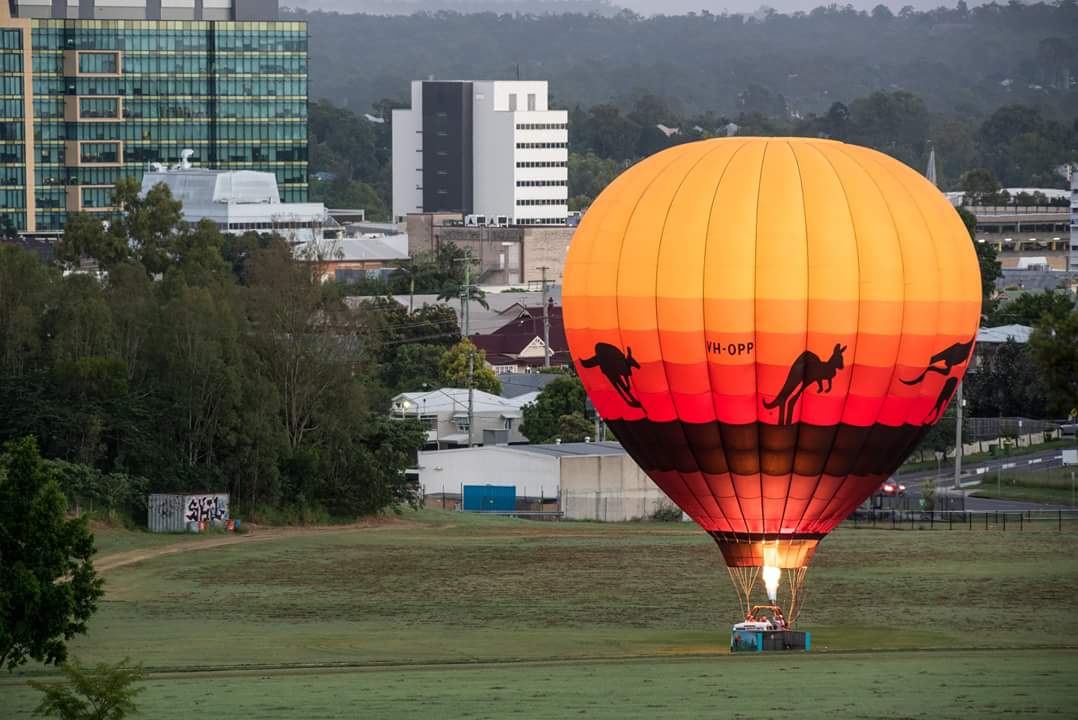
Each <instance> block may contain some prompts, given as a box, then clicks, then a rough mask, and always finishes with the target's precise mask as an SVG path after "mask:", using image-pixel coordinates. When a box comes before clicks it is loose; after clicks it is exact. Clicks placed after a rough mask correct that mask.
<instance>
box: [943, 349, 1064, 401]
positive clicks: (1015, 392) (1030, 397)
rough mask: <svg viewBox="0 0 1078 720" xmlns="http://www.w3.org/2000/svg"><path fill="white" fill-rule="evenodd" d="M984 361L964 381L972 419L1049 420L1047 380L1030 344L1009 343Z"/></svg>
mask: <svg viewBox="0 0 1078 720" xmlns="http://www.w3.org/2000/svg"><path fill="white" fill-rule="evenodd" d="M982 357H983V362H982V363H981V364H980V365H979V366H978V367H977V368H976V370H975V371H974V372H969V373H967V374H966V378H965V380H964V381H963V383H964V396H965V398H966V400H967V401H968V402H969V413H970V415H972V416H979V417H1000V416H1002V417H1045V415H1046V406H1047V400H1046V394H1047V393H1046V389H1045V386H1044V379H1043V377H1042V376H1041V372H1040V371H1039V369H1038V368H1037V366H1036V363H1035V361H1034V358H1033V352H1032V349H1031V348H1030V346H1029V345H1028V344H1024V343H1022V344H1020V343H1016V342H1015V341H1014V340H1008V341H1007V342H1005V343H1003V344H1001V345H999V346H998V347H997V348H995V352H991V351H988V352H985V353H983V355H982Z"/></svg>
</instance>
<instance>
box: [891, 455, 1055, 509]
mask: <svg viewBox="0 0 1078 720" xmlns="http://www.w3.org/2000/svg"><path fill="white" fill-rule="evenodd" d="M1062 465H1063V451H1062V450H1061V449H1060V448H1053V449H1051V450H1040V451H1034V452H1031V453H1026V454H1024V455H1010V456H1006V457H998V458H992V459H991V460H981V461H977V462H971V463H969V464H966V463H963V464H962V487H964V488H967V487H970V486H973V485H976V484H978V483H979V482H980V481H981V480H982V479H985V478H990V477H992V475H994V474H995V473H996V472H1007V471H1010V470H1042V469H1047V468H1053V467H1061V466H1062ZM935 478H939V482H938V483H937V485H938V487H939V488H940V489H943V490H945V491H948V489H949V488H950V486H951V484H952V483H953V482H954V460H953V459H951V460H948V461H946V462H945V463H943V464H942V466H941V474H940V475H937V474H936V471H935V470H932V469H930V470H917V471H914V472H909V473H900V474H898V475H896V479H897V480H898V481H899V482H901V483H902V484H904V485H905V486H906V487H907V491H906V492H907V495H909V496H910V498H912V499H913V501H914V502H916V499H917V498H920V496H921V484H922V483H924V481H925V480H932V479H935ZM965 507H966V509H967V510H973V511H975V512H980V511H987V512H992V511H995V510H998V511H1000V512H1004V511H1007V512H1017V511H1021V510H1058V509H1063V510H1067V509H1070V508H1069V507H1068V506H1066V505H1052V504H1042V503H1034V502H1023V501H1020V500H991V499H989V498H977V497H972V496H970V495H969V493H968V491H967V493H966V505H965Z"/></svg>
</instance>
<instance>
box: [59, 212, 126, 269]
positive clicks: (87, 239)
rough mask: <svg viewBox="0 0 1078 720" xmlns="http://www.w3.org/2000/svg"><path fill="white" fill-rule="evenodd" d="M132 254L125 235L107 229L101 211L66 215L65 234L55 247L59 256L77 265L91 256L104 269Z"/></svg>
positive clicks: (110, 267) (70, 263)
mask: <svg viewBox="0 0 1078 720" xmlns="http://www.w3.org/2000/svg"><path fill="white" fill-rule="evenodd" d="M130 255H131V251H130V248H128V246H127V243H126V242H124V237H123V236H122V235H120V234H119V233H110V232H108V231H107V230H106V229H105V224H104V223H102V222H101V218H100V217H99V216H98V215H95V214H92V213H85V212H76V213H71V214H70V215H68V216H67V223H65V225H64V234H63V235H62V236H61V238H60V242H58V243H57V244H56V249H55V257H56V259H57V260H59V261H60V262H62V263H66V264H68V265H72V266H76V267H77V266H78V264H79V261H80V260H82V258H92V259H94V260H96V261H97V264H98V265H99V266H100V267H101V269H102V270H111V269H112V268H114V267H116V266H117V265H119V264H120V263H122V262H124V261H126V260H127V259H128V258H129V257H130Z"/></svg>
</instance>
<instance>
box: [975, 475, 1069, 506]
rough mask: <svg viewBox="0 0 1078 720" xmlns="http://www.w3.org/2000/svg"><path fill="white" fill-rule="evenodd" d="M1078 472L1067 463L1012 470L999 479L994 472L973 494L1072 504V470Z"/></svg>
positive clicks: (985, 496) (1005, 498) (976, 495)
mask: <svg viewBox="0 0 1078 720" xmlns="http://www.w3.org/2000/svg"><path fill="white" fill-rule="evenodd" d="M1076 472H1078V470H1076V469H1074V468H1066V467H1063V468H1051V469H1049V470H1027V471H1022V472H1017V473H1016V472H1009V473H1003V474H1001V475H1000V477H999V480H998V483H997V479H996V477H995V476H989V477H985V478H984V480H982V481H981V484H980V485H979V486H978V487H977V489H976V490H974V491H973V495H974V496H975V497H983V498H1001V499H1004V500H1024V501H1026V502H1040V503H1056V504H1060V505H1072V504H1073V498H1074V497H1075V496H1074V494H1073V493H1074V491H1073V489H1072V487H1071V483H1072V480H1071V474H1072V473H1076Z"/></svg>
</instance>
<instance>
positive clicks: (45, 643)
mask: <svg viewBox="0 0 1078 720" xmlns="http://www.w3.org/2000/svg"><path fill="white" fill-rule="evenodd" d="M4 448H5V452H4V454H3V455H0V668H2V667H7V668H9V669H10V668H15V667H18V666H19V665H21V664H23V663H25V662H26V661H27V660H30V659H32V660H37V661H39V662H44V663H62V662H63V661H64V660H65V659H66V657H67V646H66V643H67V641H68V640H70V639H71V638H72V637H74V636H75V635H77V634H79V633H84V632H86V622H87V620H89V618H90V616H91V615H92V614H93V612H94V611H95V610H96V609H97V601H98V599H99V598H100V597H101V594H102V590H101V580H100V579H99V578H98V577H97V574H96V572H95V571H94V566H93V562H92V560H91V556H92V555H93V553H94V539H93V535H92V534H91V533H90V531H89V529H88V528H87V526H86V519H85V517H81V518H75V519H71V520H69V519H67V518H66V517H65V512H66V510H67V501H66V500H65V499H64V496H63V494H62V493H61V492H60V487H59V485H58V483H57V482H56V480H55V479H53V478H51V477H49V475H48V473H47V472H46V471H45V466H44V464H43V463H42V460H41V456H40V455H39V453H38V449H37V442H36V441H35V440H34V439H33V438H31V437H26V438H22V439H21V440H17V441H11V442H8V443H6V444H5V446H4Z"/></svg>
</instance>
